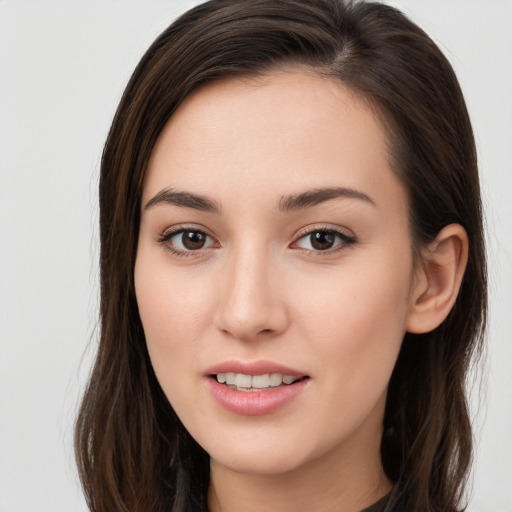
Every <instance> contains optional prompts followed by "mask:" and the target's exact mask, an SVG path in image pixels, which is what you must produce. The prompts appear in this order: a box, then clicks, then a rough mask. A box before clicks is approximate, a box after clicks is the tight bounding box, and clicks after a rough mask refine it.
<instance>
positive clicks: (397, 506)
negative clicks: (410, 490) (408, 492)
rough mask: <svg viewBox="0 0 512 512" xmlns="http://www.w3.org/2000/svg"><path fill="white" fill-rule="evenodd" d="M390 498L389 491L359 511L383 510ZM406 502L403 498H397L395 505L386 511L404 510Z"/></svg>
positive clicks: (377, 511) (396, 511) (382, 511)
mask: <svg viewBox="0 0 512 512" xmlns="http://www.w3.org/2000/svg"><path fill="white" fill-rule="evenodd" d="M390 498H391V493H389V494H386V496H384V497H383V498H381V499H380V500H379V501H377V503H374V504H373V505H372V506H371V507H368V508H365V509H364V510H362V511H361V512H384V510H385V509H386V505H387V504H388V502H389V500H390ZM406 510H407V508H406V503H405V499H403V498H402V499H399V500H398V502H397V503H396V504H395V506H394V507H393V508H392V509H390V510H389V511H386V512H406Z"/></svg>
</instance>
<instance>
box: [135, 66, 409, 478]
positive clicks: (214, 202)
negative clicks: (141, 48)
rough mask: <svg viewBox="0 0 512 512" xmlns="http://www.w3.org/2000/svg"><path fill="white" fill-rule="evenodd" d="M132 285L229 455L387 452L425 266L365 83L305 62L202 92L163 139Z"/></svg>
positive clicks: (171, 377)
mask: <svg viewBox="0 0 512 512" xmlns="http://www.w3.org/2000/svg"><path fill="white" fill-rule="evenodd" d="M135 286H136V294H137V301H138V306H139V312H140V316H141V319H142V324H143V326H144V331H145V335H146V341H147V346H148V350H149V354H150V357H151V361H152V364H153V366H154V369H155V372H156V376H157V378H158V380H159V382H160V384H161V386H162V388H163V390H164V392H165V394H166V395H167V397H168V399H169V401H170V403H171V404H172V407H173V408H174V410H175V411H176V413H177V415H178V416H179V417H180V419H181V421H182V422H183V424H184V425H185V427H186V428H187V430H188V431H189V432H190V433H191V435H192V436H193V437H194V438H195V439H196V440H197V441H198V442H199V443H200V444H201V445H202V446H203V448H204V449H205V450H206V451H207V452H208V453H209V454H210V456H211V457H212V459H213V460H214V461H215V463H217V464H219V465H222V466H224V467H227V468H230V469H233V470H236V471H240V472H252V473H260V474H276V473H280V472H285V471H289V470H293V469H296V468H299V467H301V466H303V465H304V464H307V463H311V462H313V461H315V460H316V461H320V460H323V459H327V458H329V457H335V459H336V460H343V461H345V463H351V464H353V467H354V468H356V467H358V465H359V464H364V463H365V461H368V460H372V461H374V462H375V461H378V457H379V446H380V436H381V431H382V418H383V413H384V404H385V399H386V390H387V385H388V381H389V378H390V375H391V372H392V370H393V366H394V364H395V361H396V358H397V355H398V352H399V349H400V345H401V341H402V338H403V335H404V333H405V330H406V324H407V319H408V315H409V311H410V307H411V301H412V299H411V290H412V286H413V265H412V252H411V239H410V236H409V224H408V204H407V199H406V193H405V191H404V189H403V187H402V185H401V183H400V182H399V180H398V179H397V177H396V175H395V174H394V173H393V172H392V170H391V167H390V164H389V159H388V154H387V151H386V139H385V136H384V133H383V130H382V127H381V125H380V124H379V122H378V120H377V119H376V117H375V115H374V113H373V112H372V110H371V109H370V108H369V107H368V105H367V104H366V103H364V102H363V101H361V100H360V99H358V98H357V96H355V95H354V94H353V93H351V92H350V91H348V90H347V89H345V88H343V87H342V86H340V85H339V84H337V83H335V82H334V81H331V80H328V79H325V78H320V77H316V76H313V75H312V74H306V73H301V72H299V71H293V70H290V71H282V72H279V73H275V74H272V75H270V76H266V77H264V78H260V79H258V80H255V79H254V80H247V79H245V80H242V79H235V78H230V79H224V80H222V81H219V82H216V83H214V84H210V85H208V86H206V87H204V88H202V89H200V90H199V91H197V92H195V93H193V94H192V95H190V96H189V97H188V98H187V99H186V100H185V102H184V103H183V104H182V105H181V106H180V107H179V109H178V110H177V112H176V113H175V114H174V115H173V117H172V119H171V120H170V121H169V122H168V123H167V125H166V127H165V129H164V130H163V132H162V133H161V135H160V137H159V139H158V141H157V144H156V146H155V148H154V150H153V153H152V156H151V160H150V163H149V167H148V172H147V176H146V180H145V183H144V190H143V202H142V217H141V227H140V238H139V245H138V252H137V261H136V265H135ZM283 378H284V382H283V381H282V379H283ZM225 380H227V383H225V382H223V381H225ZM219 381H220V382H219ZM289 381H294V382H292V383H291V384H290V383H287V382H289ZM233 382H234V384H233ZM228 383H229V385H228Z"/></svg>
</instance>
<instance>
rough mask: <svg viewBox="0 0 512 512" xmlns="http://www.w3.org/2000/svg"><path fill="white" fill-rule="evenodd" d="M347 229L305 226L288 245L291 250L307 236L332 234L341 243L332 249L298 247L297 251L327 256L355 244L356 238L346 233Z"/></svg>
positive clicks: (328, 226) (330, 226)
mask: <svg viewBox="0 0 512 512" xmlns="http://www.w3.org/2000/svg"><path fill="white" fill-rule="evenodd" d="M347 231H349V230H347V229H343V228H340V227H338V226H336V227H335V226H332V225H328V224H327V225H326V224H319V225H313V226H307V227H305V228H302V229H301V230H300V231H299V232H298V233H297V234H296V235H295V237H294V240H293V242H292V243H291V244H290V247H292V248H293V246H294V245H296V244H297V242H298V241H299V240H301V239H303V238H305V237H307V236H310V235H312V234H313V233H318V232H324V233H333V234H335V235H337V236H339V237H340V238H341V243H339V244H338V245H335V246H334V247H333V248H330V249H326V250H323V251H322V250H314V249H305V248H303V247H298V248H297V249H298V250H302V251H305V252H308V253H313V254H315V255H323V254H324V255H328V254H332V253H334V252H337V251H339V250H343V249H345V248H347V247H350V246H352V245H354V244H355V243H357V238H356V237H355V235H354V234H352V233H350V234H349V233H347Z"/></svg>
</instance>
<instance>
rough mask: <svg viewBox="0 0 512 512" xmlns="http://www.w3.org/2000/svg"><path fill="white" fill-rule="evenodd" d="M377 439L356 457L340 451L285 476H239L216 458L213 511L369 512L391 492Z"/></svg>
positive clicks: (353, 451) (354, 453) (211, 496)
mask: <svg viewBox="0 0 512 512" xmlns="http://www.w3.org/2000/svg"><path fill="white" fill-rule="evenodd" d="M377 439H378V441H379V442H376V443H374V444H373V445H366V446H361V445H359V443H356V446H353V449H351V450H350V452H351V453H347V450H344V449H343V447H339V448H338V449H335V450H332V451H331V452H329V453H328V454H325V455H323V456H321V457H318V458H316V459H314V460H311V461H308V462H307V464H303V465H301V466H300V467H298V468H295V469H292V470H289V471H286V472H284V473H280V474H254V473H239V472H236V471H233V470H231V469H229V468H227V467H226V466H224V465H221V464H219V463H217V462H216V461H214V460H212V461H211V472H210V474H211V480H210V487H209V490H208V508H209V510H210V512H235V511H236V512H239V511H240V510H244V512H256V511H257V512H260V511H261V510H265V512H277V511H279V512H292V511H293V512H296V511H297V510H315V511H319V512H320V511H321V512H359V511H361V510H364V509H365V508H367V507H369V506H370V505H372V504H373V503H375V502H376V501H378V500H379V499H380V498H382V497H383V496H385V495H386V494H387V493H388V492H389V491H390V490H391V483H390V482H389V480H388V478H387V477H386V475H385V473H384V471H383V468H382V464H381V462H380V437H377ZM366 440H367V438H366ZM357 445H359V446H357Z"/></svg>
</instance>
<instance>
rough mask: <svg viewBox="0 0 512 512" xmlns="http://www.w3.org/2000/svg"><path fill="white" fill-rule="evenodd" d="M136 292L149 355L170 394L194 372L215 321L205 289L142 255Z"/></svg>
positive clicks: (138, 260)
mask: <svg viewBox="0 0 512 512" xmlns="http://www.w3.org/2000/svg"><path fill="white" fill-rule="evenodd" d="M135 290H136V297H137V304H138V308H139V314H140V317H141V321H142V325H143V328H144V334H145V337H146V343H147V347H148V352H149V355H150V358H151V362H152V365H153V368H154V370H155V373H156V375H157V377H158V379H159V381H160V384H161V385H162V387H163V388H164V391H166V392H167V390H168V389H172V388H173V386H172V385H170V383H171V382H175V381H176V380H178V379H180V378H181V377H180V376H182V375H185V373H189V374H190V371H191V370H192V371H193V369H194V364H195V361H196V358H195V355H196V352H197V351H198V350H199V344H200V338H201V335H202V333H203V332H204V327H205V323H206V322H207V319H208V318H209V317H211V314H210V313H209V310H208V300H207V299H206V294H205V293H204V292H202V289H201V287H197V286H194V283H192V282H190V280H189V279H188V278H187V277H186V276H183V275H181V274H179V273H175V272H171V271H170V269H169V266H168V265H166V264H165V258H164V262H163V263H162V262H160V261H159V259H158V258H157V259H155V258H150V257H149V256H148V255H147V254H145V252H144V250H141V251H139V254H138V256H137V263H136V265H135Z"/></svg>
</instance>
